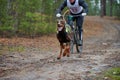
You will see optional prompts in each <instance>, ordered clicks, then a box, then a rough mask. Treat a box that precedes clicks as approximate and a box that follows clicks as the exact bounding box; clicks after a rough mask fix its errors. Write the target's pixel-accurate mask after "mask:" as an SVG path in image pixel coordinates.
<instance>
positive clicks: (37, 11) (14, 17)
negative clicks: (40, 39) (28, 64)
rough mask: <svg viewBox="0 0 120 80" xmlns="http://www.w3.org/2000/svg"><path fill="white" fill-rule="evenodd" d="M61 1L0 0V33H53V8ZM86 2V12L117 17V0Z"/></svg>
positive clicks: (119, 5) (119, 6)
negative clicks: (87, 7)
mask: <svg viewBox="0 0 120 80" xmlns="http://www.w3.org/2000/svg"><path fill="white" fill-rule="evenodd" d="M62 2H63V0H0V37H13V36H18V37H26V36H27V37H35V36H41V35H44V34H51V33H55V32H56V18H55V14H56V9H57V8H58V7H59V6H60V4H61V3H62ZM86 2H87V3H88V6H89V12H88V16H101V17H104V16H111V17H115V18H116V19H120V0H86ZM66 9H67V8H66ZM66 9H65V10H66ZM63 12H64V11H63Z"/></svg>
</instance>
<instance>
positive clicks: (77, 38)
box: [75, 28, 83, 53]
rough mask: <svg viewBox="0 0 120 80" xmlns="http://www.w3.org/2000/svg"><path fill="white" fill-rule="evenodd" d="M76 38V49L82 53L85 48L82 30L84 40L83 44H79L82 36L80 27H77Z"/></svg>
mask: <svg viewBox="0 0 120 80" xmlns="http://www.w3.org/2000/svg"><path fill="white" fill-rule="evenodd" d="M75 40H76V51H77V52H78V53H82V49H83V38H82V32H81V42H82V45H80V44H78V42H79V41H80V36H79V31H78V28H76V31H75Z"/></svg>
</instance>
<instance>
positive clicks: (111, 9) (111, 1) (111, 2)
mask: <svg viewBox="0 0 120 80" xmlns="http://www.w3.org/2000/svg"><path fill="white" fill-rule="evenodd" d="M112 4H113V0H110V16H112V15H113V13H112V12H113V5H112Z"/></svg>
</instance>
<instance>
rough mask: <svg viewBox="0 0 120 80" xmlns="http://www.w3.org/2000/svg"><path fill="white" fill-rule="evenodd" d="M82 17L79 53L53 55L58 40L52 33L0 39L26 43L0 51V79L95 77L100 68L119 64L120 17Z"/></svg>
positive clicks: (89, 79)
mask: <svg viewBox="0 0 120 80" xmlns="http://www.w3.org/2000/svg"><path fill="white" fill-rule="evenodd" d="M85 21H86V22H85V24H84V26H86V27H84V48H83V49H84V50H83V53H82V54H81V55H80V54H77V53H76V52H75V54H71V56H70V57H63V58H62V59H61V60H57V59H56V57H57V55H58V52H59V44H58V41H57V39H56V37H55V35H52V36H44V37H42V38H36V39H33V40H26V39H24V38H20V39H7V40H6V39H5V40H4V39H1V40H0V42H1V43H3V42H4V43H6V41H7V43H9V44H19V45H24V46H26V47H25V50H24V51H22V52H21V51H20V52H18V51H17V52H15V51H11V52H7V51H6V52H5V54H2V55H0V80H95V78H96V77H97V76H99V75H100V74H101V72H102V71H104V70H106V69H108V68H111V67H113V66H114V67H115V66H117V67H120V21H115V20H113V18H103V19H101V18H99V17H94V16H93V17H92V16H91V17H86V19H85ZM93 22H94V24H92V23H93ZM90 24H91V25H90ZM19 40H20V42H19ZM23 40H24V41H23ZM25 40H26V41H25ZM12 41H13V42H15V43H10V42H12ZM33 41H34V42H33ZM25 44H26V45H25ZM34 46H36V47H34Z"/></svg>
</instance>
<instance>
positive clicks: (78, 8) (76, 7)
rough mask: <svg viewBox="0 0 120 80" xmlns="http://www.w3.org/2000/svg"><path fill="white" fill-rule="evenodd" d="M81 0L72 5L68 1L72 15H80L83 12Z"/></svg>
mask: <svg viewBox="0 0 120 80" xmlns="http://www.w3.org/2000/svg"><path fill="white" fill-rule="evenodd" d="M78 1H79V0H76V1H75V3H74V4H73V5H72V4H71V3H70V1H69V0H67V7H68V8H69V9H70V11H71V13H72V14H78V13H81V12H82V11H83V7H82V6H80V5H79V2H78Z"/></svg>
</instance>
